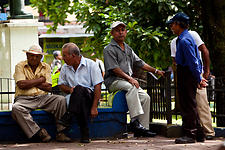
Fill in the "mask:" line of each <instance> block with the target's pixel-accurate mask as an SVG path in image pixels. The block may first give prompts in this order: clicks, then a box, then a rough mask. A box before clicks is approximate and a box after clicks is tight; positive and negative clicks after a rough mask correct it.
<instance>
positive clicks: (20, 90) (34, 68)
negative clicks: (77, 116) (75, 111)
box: [12, 45, 70, 142]
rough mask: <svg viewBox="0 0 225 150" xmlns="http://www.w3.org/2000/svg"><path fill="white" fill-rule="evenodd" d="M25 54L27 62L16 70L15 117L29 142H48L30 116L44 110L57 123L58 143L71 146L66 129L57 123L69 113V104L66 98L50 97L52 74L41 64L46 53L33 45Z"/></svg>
mask: <svg viewBox="0 0 225 150" xmlns="http://www.w3.org/2000/svg"><path fill="white" fill-rule="evenodd" d="M24 52H26V56H27V60H26V61H21V62H19V63H18V64H17V65H16V67H15V73H14V79H15V82H16V93H15V100H14V101H15V102H14V104H13V106H12V117H13V119H14V120H16V122H17V123H18V124H19V125H20V127H21V128H22V130H23V131H24V132H25V134H26V135H27V137H28V138H34V139H36V138H39V139H40V140H41V141H42V142H48V141H50V140H51V136H50V135H49V134H48V133H47V131H46V130H45V129H44V128H40V127H39V126H38V125H37V123H36V122H34V120H33V118H32V116H31V114H30V112H31V111H32V110H35V109H42V110H45V111H47V112H49V113H52V114H53V115H54V116H55V119H56V127H57V134H56V140H57V141H60V142H69V141H70V138H68V137H67V136H66V135H65V134H64V133H63V132H62V131H63V130H64V129H65V127H64V126H62V125H60V124H59V123H58V120H59V119H60V118H61V116H62V115H63V114H64V113H65V112H66V100H65V98H64V97H63V96H59V95H49V94H48V92H50V91H51V74H50V72H51V70H50V66H49V65H48V64H46V63H44V62H41V58H42V56H43V55H45V54H46V53H43V52H42V49H41V47H40V46H39V45H33V46H31V47H30V49H29V50H24Z"/></svg>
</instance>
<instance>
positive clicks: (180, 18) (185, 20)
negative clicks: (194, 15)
mask: <svg viewBox="0 0 225 150" xmlns="http://www.w3.org/2000/svg"><path fill="white" fill-rule="evenodd" d="M176 21H177V22H183V23H185V24H189V17H188V16H187V15H186V14H185V13H182V12H179V13H177V14H176V15H175V16H173V17H172V18H171V19H170V20H168V21H167V22H166V23H167V24H171V23H173V22H176Z"/></svg>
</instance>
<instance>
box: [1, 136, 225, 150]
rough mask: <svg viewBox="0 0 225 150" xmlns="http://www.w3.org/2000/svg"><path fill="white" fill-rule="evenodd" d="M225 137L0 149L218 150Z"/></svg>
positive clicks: (3, 146)
mask: <svg viewBox="0 0 225 150" xmlns="http://www.w3.org/2000/svg"><path fill="white" fill-rule="evenodd" d="M223 140H224V139H221V138H217V139H214V140H208V141H205V143H194V144H174V138H166V137H161V136H156V137H155V138H134V137H128V138H127V139H117V140H93V141H92V142H91V143H89V144H81V143H79V142H78V141H74V142H72V143H58V142H54V141H52V142H50V143H20V144H18V143H13V144H12V143H11V144H9V143H0V150H186V149H191V150H218V149H219V147H220V146H221V145H222V143H223Z"/></svg>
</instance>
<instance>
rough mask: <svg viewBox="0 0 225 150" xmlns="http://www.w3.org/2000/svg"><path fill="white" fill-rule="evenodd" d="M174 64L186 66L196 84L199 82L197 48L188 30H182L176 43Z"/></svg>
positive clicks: (199, 68) (199, 61) (200, 69)
mask: <svg viewBox="0 0 225 150" xmlns="http://www.w3.org/2000/svg"><path fill="white" fill-rule="evenodd" d="M176 47H177V51H176V57H175V60H176V63H177V64H178V65H181V66H184V67H185V66H187V67H188V68H189V69H190V71H191V72H192V75H193V76H194V78H195V79H196V81H197V82H198V83H200V82H201V79H202V77H201V72H202V63H201V60H200V57H199V52H198V47H197V45H196V43H195V41H194V39H193V38H192V36H191V35H190V33H188V30H187V29H186V30H184V31H183V32H182V33H181V34H180V35H179V36H178V39H177V41H176Z"/></svg>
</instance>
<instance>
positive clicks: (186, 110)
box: [167, 13, 207, 144]
mask: <svg viewBox="0 0 225 150" xmlns="http://www.w3.org/2000/svg"><path fill="white" fill-rule="evenodd" d="M167 23H168V24H169V25H170V29H171V31H172V32H173V33H174V34H176V35H177V36H178V38H177V40H176V48H177V51H176V57H175V61H176V64H177V86H178V94H179V101H180V111H181V115H182V120H183V124H182V127H183V131H184V137H181V138H178V139H176V140H175V143H176V144H185V143H194V142H195V141H196V140H197V141H198V142H204V138H205V135H204V133H203V129H202V127H201V125H200V121H199V115H198V111H197V104H196V99H195V98H196V91H197V87H198V88H203V87H206V86H207V83H206V80H205V79H204V78H203V77H201V72H202V64H201V60H200V57H199V52H198V47H197V45H196V43H195V41H194V39H193V38H192V36H191V35H190V33H189V32H188V30H187V29H188V25H189V17H188V16H187V15H186V14H184V13H177V14H176V15H175V16H174V17H173V18H171V19H170V20H169V21H167Z"/></svg>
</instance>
